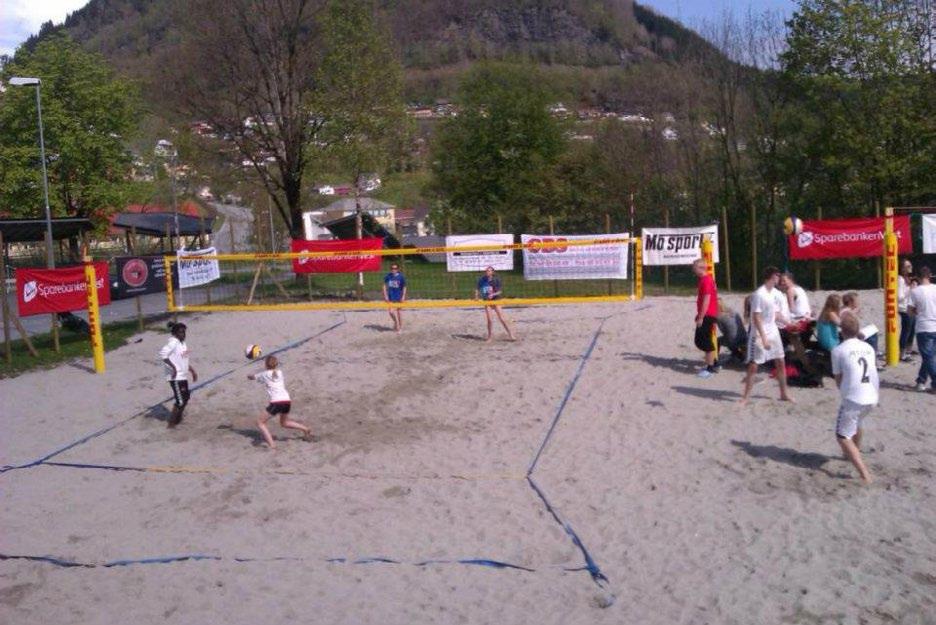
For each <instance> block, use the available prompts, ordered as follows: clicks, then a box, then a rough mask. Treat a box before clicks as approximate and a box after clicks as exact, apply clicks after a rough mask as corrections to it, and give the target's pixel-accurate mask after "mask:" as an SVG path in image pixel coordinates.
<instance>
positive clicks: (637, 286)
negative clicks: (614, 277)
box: [634, 237, 643, 299]
mask: <svg viewBox="0 0 936 625" xmlns="http://www.w3.org/2000/svg"><path fill="white" fill-rule="evenodd" d="M634 298H635V299H643V239H641V238H640V237H634Z"/></svg>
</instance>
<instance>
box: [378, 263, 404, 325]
mask: <svg viewBox="0 0 936 625" xmlns="http://www.w3.org/2000/svg"><path fill="white" fill-rule="evenodd" d="M383 298H384V301H385V302H387V308H388V310H389V312H390V318H391V319H393V329H394V330H396V332H397V334H399V333H400V332H402V331H403V309H401V308H400V307H399V306H394V305H393V304H399V303H402V302H405V301H406V277H405V276H404V275H403V274H402V273H401V272H400V266H399V265H397V264H396V263H393V264H392V265H390V273H388V274H387V275H385V276H384V285H383Z"/></svg>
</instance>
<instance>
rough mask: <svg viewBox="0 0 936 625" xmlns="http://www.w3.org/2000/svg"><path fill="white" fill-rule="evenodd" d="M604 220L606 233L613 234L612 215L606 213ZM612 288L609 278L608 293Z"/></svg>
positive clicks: (628, 243)
mask: <svg viewBox="0 0 936 625" xmlns="http://www.w3.org/2000/svg"><path fill="white" fill-rule="evenodd" d="M604 221H605V234H611V215H609V214H608V213H605V220H604ZM631 236H633V233H631ZM627 246H628V247H630V241H628V242H627ZM631 284H633V281H631ZM612 289H613V287H612V282H611V280H610V279H609V280H608V295H611V294H612Z"/></svg>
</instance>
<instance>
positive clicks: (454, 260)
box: [445, 234, 514, 271]
mask: <svg viewBox="0 0 936 625" xmlns="http://www.w3.org/2000/svg"><path fill="white" fill-rule="evenodd" d="M513 242H514V238H513V235H512V234H455V235H449V236H447V237H445V247H469V246H476V245H513ZM445 266H446V267H445V268H446V270H447V271H484V270H485V268H486V267H494V269H496V270H497V271H513V268H514V253H513V250H489V251H480V250H471V251H465V252H448V253H446V254H445Z"/></svg>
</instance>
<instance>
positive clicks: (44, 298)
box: [16, 261, 111, 317]
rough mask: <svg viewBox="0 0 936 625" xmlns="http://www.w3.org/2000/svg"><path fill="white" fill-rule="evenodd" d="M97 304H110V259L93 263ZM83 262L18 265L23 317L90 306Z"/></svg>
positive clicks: (19, 295) (20, 311)
mask: <svg viewBox="0 0 936 625" xmlns="http://www.w3.org/2000/svg"><path fill="white" fill-rule="evenodd" d="M94 275H95V277H96V278H97V280H96V286H97V294H98V304H99V305H101V306H106V305H107V304H110V301H111V298H110V284H108V279H107V263H106V262H103V261H102V262H99V263H94ZM86 288H87V287H86V286H85V270H84V265H77V266H75V267H62V268H61V269H17V270H16V303H17V308H18V310H19V316H20V317H27V316H29V315H41V314H45V313H58V312H70V311H72V310H84V309H85V308H87V307H88V298H87V296H86V294H85V289H86Z"/></svg>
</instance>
